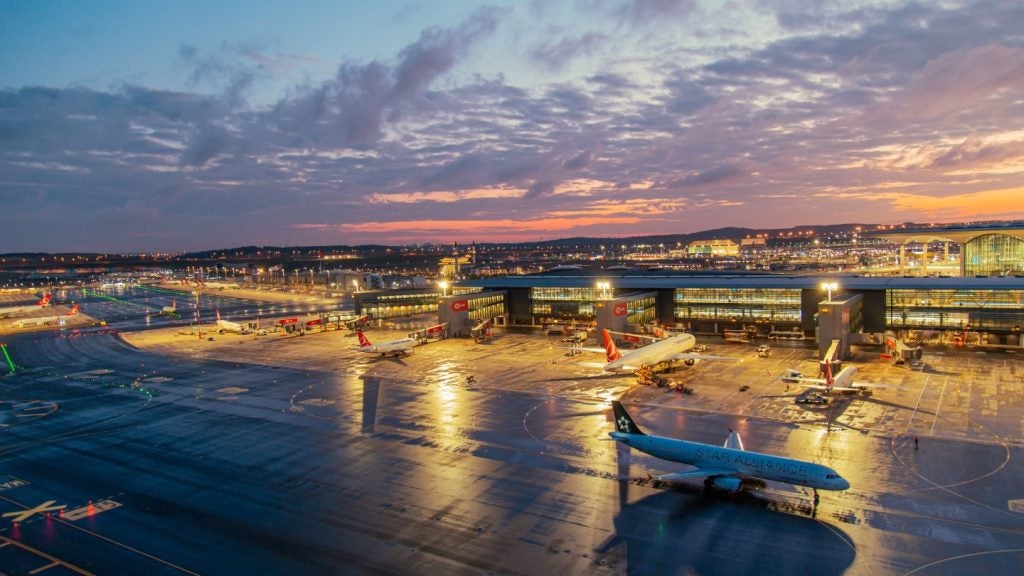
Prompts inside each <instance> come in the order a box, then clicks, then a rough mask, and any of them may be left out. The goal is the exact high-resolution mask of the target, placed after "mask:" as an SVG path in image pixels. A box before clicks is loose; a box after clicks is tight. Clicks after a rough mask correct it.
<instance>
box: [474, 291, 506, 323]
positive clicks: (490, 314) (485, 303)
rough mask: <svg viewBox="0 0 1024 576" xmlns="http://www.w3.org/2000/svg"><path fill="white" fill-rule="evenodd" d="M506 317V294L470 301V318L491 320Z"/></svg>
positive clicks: (480, 297) (481, 297)
mask: <svg viewBox="0 0 1024 576" xmlns="http://www.w3.org/2000/svg"><path fill="white" fill-rule="evenodd" d="M504 315H505V294H493V295H490V296H479V297H476V298H470V299H469V318H470V319H472V320H476V321H481V320H490V319H492V318H497V317H499V316H504Z"/></svg>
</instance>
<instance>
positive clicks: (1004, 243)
mask: <svg viewBox="0 0 1024 576" xmlns="http://www.w3.org/2000/svg"><path fill="white" fill-rule="evenodd" d="M964 274H965V275H967V276H1001V275H1006V274H1024V240H1021V239H1020V238H1014V237H1013V236H1008V235H1006V234H986V235H985V236H979V237H978V238H974V239H973V240H968V241H967V242H966V243H964Z"/></svg>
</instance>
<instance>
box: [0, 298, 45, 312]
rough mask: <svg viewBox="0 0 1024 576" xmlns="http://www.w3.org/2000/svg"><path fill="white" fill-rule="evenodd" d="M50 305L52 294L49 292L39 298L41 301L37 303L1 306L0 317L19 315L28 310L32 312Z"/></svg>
mask: <svg viewBox="0 0 1024 576" xmlns="http://www.w3.org/2000/svg"><path fill="white" fill-rule="evenodd" d="M49 305H50V294H49V293H47V294H44V295H43V298H42V299H41V300H39V302H36V303H35V304H29V305H22V306H6V307H4V308H0V318H6V317H8V316H17V315H18V314H25V313H27V312H32V311H33V310H38V309H40V308H43V307H45V306H49Z"/></svg>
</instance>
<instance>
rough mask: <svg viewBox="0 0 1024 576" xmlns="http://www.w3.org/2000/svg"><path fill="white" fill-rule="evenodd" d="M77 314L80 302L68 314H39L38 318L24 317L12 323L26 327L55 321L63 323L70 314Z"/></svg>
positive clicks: (19, 326)
mask: <svg viewBox="0 0 1024 576" xmlns="http://www.w3.org/2000/svg"><path fill="white" fill-rule="evenodd" d="M77 314H78V304H75V306H74V308H72V309H71V311H70V312H68V313H66V314H61V315H59V316H38V317H36V318H22V319H21V320H18V321H16V322H14V323H13V324H11V326H16V327H18V328H25V327H26V326H43V325H46V324H53V323H55V322H56V323H58V324H63V323H64V320H65V319H67V317H68V316H75V315H77Z"/></svg>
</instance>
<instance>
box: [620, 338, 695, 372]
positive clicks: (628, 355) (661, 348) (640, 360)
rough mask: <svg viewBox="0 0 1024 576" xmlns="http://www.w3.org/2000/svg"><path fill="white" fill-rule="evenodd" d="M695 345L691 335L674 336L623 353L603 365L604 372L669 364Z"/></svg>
mask: <svg viewBox="0 0 1024 576" xmlns="http://www.w3.org/2000/svg"><path fill="white" fill-rule="evenodd" d="M696 344H697V339H696V338H695V337H694V336H693V334H687V333H683V334H676V335H675V336H670V337H668V338H665V339H664V340H658V341H657V342H652V343H651V344H648V345H647V346H644V347H642V348H637V349H635V350H630V351H629V352H624V353H623V354H622V356H621V357H620V358H619V359H617V360H613V361H611V362H609V363H607V364H605V367H604V370H605V371H606V372H621V371H623V370H635V369H636V368H637V367H638V366H640V365H642V364H646V365H648V366H652V367H653V366H657V365H658V364H661V363H664V362H670V361H671V360H672V358H673V357H674V356H675V355H677V354H682V353H686V352H689V351H690V350H692V349H693V347H694V345H696Z"/></svg>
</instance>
